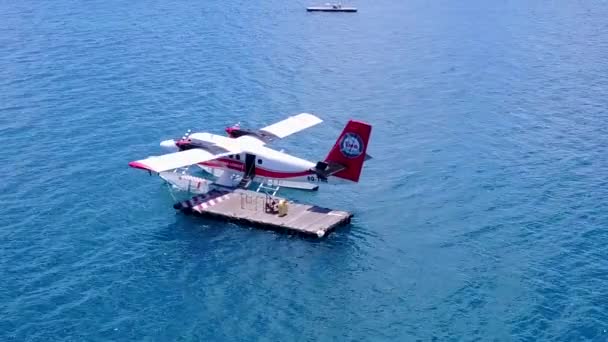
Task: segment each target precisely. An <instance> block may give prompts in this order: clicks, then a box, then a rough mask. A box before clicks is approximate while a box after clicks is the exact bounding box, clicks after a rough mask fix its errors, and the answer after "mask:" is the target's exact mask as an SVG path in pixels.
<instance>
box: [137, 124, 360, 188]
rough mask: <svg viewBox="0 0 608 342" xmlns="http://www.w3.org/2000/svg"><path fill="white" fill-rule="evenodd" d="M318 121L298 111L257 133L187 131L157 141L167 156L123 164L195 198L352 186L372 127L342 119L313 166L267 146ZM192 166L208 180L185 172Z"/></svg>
mask: <svg viewBox="0 0 608 342" xmlns="http://www.w3.org/2000/svg"><path fill="white" fill-rule="evenodd" d="M322 121H323V120H321V119H320V118H319V117H317V116H315V115H314V114H310V113H301V114H297V115H294V116H290V117H288V118H286V119H284V120H282V121H279V122H277V123H274V124H272V125H269V126H266V127H264V128H261V129H245V128H242V127H241V126H240V125H239V124H237V125H233V126H229V127H227V128H226V129H225V132H226V135H219V134H214V133H208V132H197V133H192V132H191V131H188V132H186V134H184V135H183V136H182V137H181V138H179V139H170V140H164V141H162V142H161V143H160V146H161V148H162V149H164V150H165V151H166V152H169V153H166V154H162V155H158V156H150V157H148V158H145V159H141V160H136V161H132V162H130V163H129V166H130V167H132V168H135V169H141V170H146V171H148V172H149V173H150V174H152V173H155V174H158V175H159V176H160V177H161V178H162V179H164V180H165V181H166V182H167V183H169V184H170V185H172V187H173V188H176V189H178V190H184V191H187V192H189V193H199V194H204V193H206V192H209V191H211V189H213V188H216V187H220V188H224V189H226V188H228V189H239V188H240V189H249V188H250V187H251V186H252V184H258V188H257V191H258V192H260V191H262V190H263V191H264V192H266V194H269V193H270V194H272V195H273V196H274V195H275V194H276V193H277V191H278V190H279V189H280V188H281V187H285V188H293V189H302V190H317V189H318V187H319V184H328V183H356V182H358V181H359V179H360V176H361V172H362V168H363V164H364V162H365V161H366V160H369V159H370V158H371V157H370V156H369V155H368V154H367V146H368V142H369V139H370V135H371V130H372V126H371V125H369V124H367V123H365V122H362V121H357V120H350V121H348V123H347V124H346V126H345V127H344V129H343V131H342V133H341V134H340V136H339V137H338V139H337V140H336V142H335V143H334V145H333V146H332V147H331V148H330V150H329V153H328V154H327V156H326V157H325V158H323V159H322V160H320V161H317V162H312V161H308V160H305V159H302V158H299V157H296V156H293V155H291V154H288V153H286V152H285V151H283V150H276V149H273V148H271V147H269V145H271V144H272V142H274V141H276V140H279V139H283V138H286V137H288V136H290V135H292V134H294V133H297V132H300V131H303V130H305V129H308V128H310V127H313V126H315V125H317V124H319V123H321V122H322ZM193 166H196V167H199V168H200V169H202V170H203V171H205V172H206V173H207V174H209V175H210V176H211V178H213V179H214V180H213V181H210V180H209V179H207V178H200V177H196V176H194V175H192V174H190V173H189V172H188V170H189V168H190V167H193Z"/></svg>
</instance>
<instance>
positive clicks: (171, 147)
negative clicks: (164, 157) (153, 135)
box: [160, 140, 178, 152]
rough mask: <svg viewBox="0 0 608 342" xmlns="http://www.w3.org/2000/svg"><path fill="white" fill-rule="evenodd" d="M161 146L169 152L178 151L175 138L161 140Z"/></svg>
mask: <svg viewBox="0 0 608 342" xmlns="http://www.w3.org/2000/svg"><path fill="white" fill-rule="evenodd" d="M160 147H162V148H163V149H164V150H167V151H169V152H177V150H178V148H177V146H176V145H175V140H165V141H161V143H160Z"/></svg>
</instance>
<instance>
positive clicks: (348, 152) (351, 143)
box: [340, 133, 363, 159]
mask: <svg viewBox="0 0 608 342" xmlns="http://www.w3.org/2000/svg"><path fill="white" fill-rule="evenodd" d="M340 152H342V154H343V155H344V156H345V157H346V158H351V159H352V158H357V157H358V156H360V155H361V153H363V140H362V139H361V137H360V136H359V135H358V134H356V133H346V134H344V136H343V137H342V140H341V141H340Z"/></svg>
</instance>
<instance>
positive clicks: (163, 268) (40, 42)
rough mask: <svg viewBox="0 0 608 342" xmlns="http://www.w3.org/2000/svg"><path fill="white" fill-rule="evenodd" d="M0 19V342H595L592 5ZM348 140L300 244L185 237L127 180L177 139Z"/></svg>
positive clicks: (599, 221) (225, 230)
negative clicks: (352, 130)
mask: <svg viewBox="0 0 608 342" xmlns="http://www.w3.org/2000/svg"><path fill="white" fill-rule="evenodd" d="M308 5H310V4H308V3H303V2H294V3H281V2H279V1H271V2H266V3H253V2H251V3H236V2H225V1H223V2H220V1H211V2H205V3H201V2H193V1H187V2H181V3H178V2H171V1H169V2H167V1H164V2H159V1H153V2H146V3H128V4H125V3H119V2H115V1H110V2H99V1H93V2H88V3H87V4H79V3H74V2H67V1H56V2H52V3H34V2H29V1H25V2H23V1H21V2H16V1H8V2H5V3H4V4H3V6H0V22H2V23H3V24H4V25H3V26H2V27H1V28H0V89H1V90H2V91H0V145H1V146H3V149H2V151H1V152H0V160H1V162H0V173H2V175H3V182H2V183H0V203H1V204H2V206H1V208H2V209H0V210H1V211H0V227H2V229H0V243H1V244H2V253H1V256H2V257H1V258H0V274H1V275H2V276H3V283H2V284H3V285H2V286H0V302H1V303H2V305H0V331H1V333H0V336H1V337H2V339H3V340H9V341H10V340H15V341H22V340H28V341H48V340H53V341H62V340H103V341H106V340H141V339H144V340H159V341H165V340H181V341H191V340H220V339H226V340H233V339H243V340H252V339H260V338H266V339H272V340H289V339H294V338H300V339H306V340H328V339H335V340H369V339H373V340H437V341H439V340H480V341H487V340H496V341H503V340H534V341H536V340H556V341H563V340H590V341H603V340H605V339H606V336H608V335H606V329H607V327H606V323H605V322H606V320H607V317H606V314H605V310H604V308H605V307H606V305H607V300H608V298H606V295H605V293H606V292H607V291H606V285H605V284H606V281H607V280H608V279H607V278H608V273H607V271H606V267H605V264H606V263H605V255H606V252H607V251H606V247H605V243H603V242H604V241H605V238H606V234H605V229H604V226H605V223H606V222H607V220H608V217H607V216H606V212H607V211H606V205H605V204H604V202H605V198H606V195H607V189H608V188H607V183H606V166H607V165H608V159H607V158H606V153H605V148H604V147H605V146H606V145H607V143H608V140H607V138H606V137H607V136H608V135H606V133H607V132H608V125H607V124H606V122H607V121H606V118H607V116H606V110H605V108H607V107H608V100H607V98H606V96H605V93H606V89H607V88H608V78H607V77H606V75H608V64H607V62H606V58H605V51H607V48H608V37H606V23H605V18H606V17H607V16H608V6H606V4H605V3H602V2H593V3H567V2H556V3H540V2H539V3H528V2H522V1H514V2H504V3H493V4H492V5H491V6H488V5H487V4H485V3H482V2H479V1H473V2H458V3H451V2H446V1H439V2H434V3H426V2H421V1H413V2H412V1H410V2H404V3H401V2H387V1H380V2H374V3H371V2H369V3H368V2H357V3H354V5H356V6H357V7H359V12H358V13H356V14H353V15H351V14H346V15H344V14H345V13H343V14H339V15H334V14H336V13H325V14H318V15H316V14H315V15H310V14H309V13H306V11H305V10H304V8H305V7H306V6H308ZM298 112H314V113H316V114H318V115H319V116H320V117H322V118H323V119H324V123H323V124H322V125H319V126H317V127H315V128H313V129H311V130H309V131H307V132H305V133H299V134H298V135H294V136H293V137H289V138H287V139H285V140H284V141H280V142H278V144H276V146H277V148H285V149H286V150H287V151H289V152H290V153H294V154H296V155H298V156H300V157H303V158H307V159H310V160H313V161H316V160H319V159H322V158H323V157H324V156H325V155H326V154H327V151H328V150H329V149H330V147H331V145H332V144H333V143H334V141H335V139H336V137H337V136H338V134H339V133H340V131H341V129H342V127H343V126H344V123H345V122H346V121H347V120H348V119H351V118H356V119H360V120H365V121H368V122H370V123H372V124H373V127H374V128H373V132H372V140H371V144H370V146H369V150H368V152H369V153H370V154H372V155H373V156H374V159H373V160H372V161H370V162H369V163H368V164H367V165H366V166H365V169H364V173H363V177H362V180H361V182H360V183H359V184H354V185H352V186H351V185H349V186H326V187H321V189H320V190H319V191H318V192H315V193H301V192H297V191H285V192H284V193H285V195H286V196H288V197H289V198H291V199H294V200H299V201H304V202H311V203H314V204H317V205H319V206H321V207H332V208H333V207H335V208H338V209H343V210H349V211H352V212H353V213H354V214H355V216H354V218H353V221H352V224H351V225H350V226H349V227H343V228H340V229H338V230H337V231H336V232H334V233H333V234H331V235H330V236H329V237H327V238H325V239H322V240H320V241H311V240H309V239H301V238H297V237H294V236H288V235H287V236H286V235H282V234H277V233H274V232H268V231H260V230H256V229H252V228H247V227H241V226H236V225H233V224H227V223H221V222H216V221H211V220H205V219H197V218H193V217H186V216H183V215H181V214H179V213H176V212H175V210H174V209H173V208H172V205H173V203H174V200H175V199H174V198H173V197H172V196H171V194H170V193H169V192H168V191H167V189H166V187H165V186H163V185H162V184H161V183H160V181H159V179H158V178H154V177H149V176H148V175H147V174H146V173H142V172H138V171H137V170H132V169H129V168H128V166H127V163H128V162H129V161H131V160H136V159H140V158H143V157H145V156H148V155H151V154H158V153H160V152H161V151H160V150H159V148H158V143H159V141H161V140H163V139H169V138H175V137H179V136H181V135H182V134H183V133H184V132H185V131H186V130H187V129H194V130H201V131H210V132H217V133H220V134H223V128H224V127H225V126H228V125H232V124H234V123H236V122H241V123H242V124H243V125H244V126H248V127H251V128H259V127H264V126H265V125H268V124H271V123H273V122H276V121H278V120H280V119H282V118H284V117H285V116H287V115H291V114H295V113H298Z"/></svg>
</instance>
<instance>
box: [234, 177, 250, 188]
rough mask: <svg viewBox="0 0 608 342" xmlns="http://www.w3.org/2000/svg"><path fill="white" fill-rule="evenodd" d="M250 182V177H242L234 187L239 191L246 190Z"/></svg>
mask: <svg viewBox="0 0 608 342" xmlns="http://www.w3.org/2000/svg"><path fill="white" fill-rule="evenodd" d="M252 181H253V179H251V178H250V177H243V178H242V179H241V181H240V182H239V184H238V185H237V186H236V187H237V188H240V189H247V188H248V187H249V186H250V185H251V182H252Z"/></svg>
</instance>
